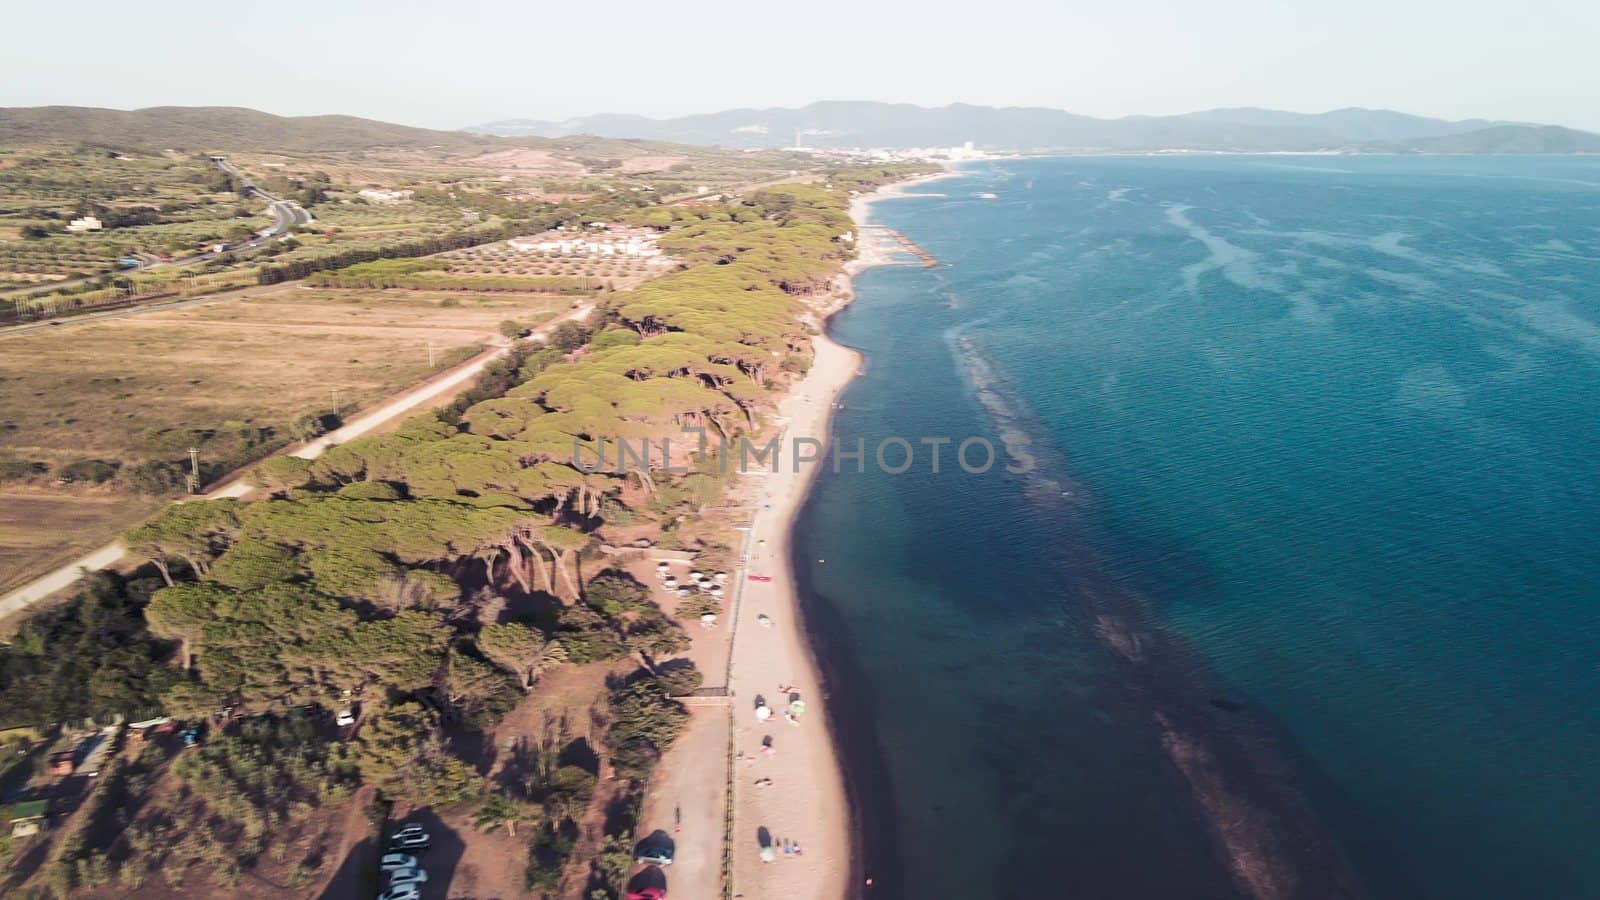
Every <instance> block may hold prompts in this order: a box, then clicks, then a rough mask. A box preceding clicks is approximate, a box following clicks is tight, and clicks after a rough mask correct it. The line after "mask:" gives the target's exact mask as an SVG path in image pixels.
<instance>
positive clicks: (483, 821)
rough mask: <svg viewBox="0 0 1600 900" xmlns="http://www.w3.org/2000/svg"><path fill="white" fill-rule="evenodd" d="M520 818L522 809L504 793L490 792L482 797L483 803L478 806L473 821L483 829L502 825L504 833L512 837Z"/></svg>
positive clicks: (515, 834) (515, 832)
mask: <svg viewBox="0 0 1600 900" xmlns="http://www.w3.org/2000/svg"><path fill="white" fill-rule="evenodd" d="M520 818H522V810H521V809H518V808H517V804H516V803H515V802H513V801H512V800H511V799H510V798H508V797H506V796H505V795H504V794H490V795H489V796H488V797H485V798H484V801H483V805H482V806H480V807H478V816H477V818H476V819H474V820H473V821H474V823H475V824H476V825H477V826H478V828H480V829H481V830H483V831H493V830H495V829H496V828H499V827H501V826H504V827H505V829H506V833H508V834H510V835H511V836H512V837H516V836H517V820H518V819H520Z"/></svg>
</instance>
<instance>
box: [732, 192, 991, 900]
mask: <svg viewBox="0 0 1600 900" xmlns="http://www.w3.org/2000/svg"><path fill="white" fill-rule="evenodd" d="M959 174H960V173H958V172H953V171H945V172H940V173H934V174H930V175H927V176H922V177H919V178H914V179H910V180H908V181H904V182H898V183H896V184H893V185H887V186H885V187H883V188H880V189H878V190H876V191H873V192H872V193H870V194H866V195H863V196H860V197H856V198H854V199H853V200H852V201H851V204H850V216H851V218H852V219H853V220H854V221H855V224H856V234H857V254H858V255H857V258H856V259H854V260H851V261H850V262H849V263H847V264H846V265H845V267H844V270H843V272H842V273H841V274H840V275H839V276H837V278H836V280H835V287H834V290H833V292H832V294H831V296H830V298H829V300H828V301H827V302H826V303H825V304H823V305H822V306H821V307H819V308H818V309H817V310H816V315H817V316H818V318H819V321H818V322H817V323H816V324H817V326H818V332H817V334H816V335H815V336H813V338H812V346H813V348H814V356H813V360H812V366H811V369H810V371H809V372H807V373H806V375H805V377H804V378H802V379H801V380H800V381H798V382H796V383H795V385H794V387H793V388H792V389H791V390H790V392H789V394H788V396H786V397H785V398H784V400H783V401H782V402H781V403H780V404H779V407H778V411H777V416H778V418H777V420H776V421H777V422H778V423H780V424H781V425H782V434H783V436H784V437H788V436H790V435H799V436H805V437H816V438H819V439H824V440H826V438H827V437H828V436H829V429H830V427H831V424H832V419H833V409H834V407H835V404H836V402H837V399H838V397H839V395H840V393H841V392H843V390H844V389H845V387H847V386H848V385H849V384H850V382H851V381H853V380H854V379H855V377H856V374H857V373H858V372H859V371H860V369H861V365H862V357H861V355H860V354H859V353H857V352H856V351H854V350H852V349H850V348H848V347H846V346H844V345H843V344H840V343H838V342H837V341H835V340H833V339H832V338H831V337H829V336H828V334H827V324H828V322H829V320H831V318H832V317H833V316H834V315H836V314H837V313H838V312H839V311H840V310H842V309H844V308H845V307H846V306H848V305H849V304H850V303H851V302H852V301H853V300H854V299H855V289H854V278H855V276H856V275H857V274H859V273H860V272H862V271H865V270H866V269H869V268H873V267H875V266H881V265H893V264H895V263H896V262H897V260H896V259H895V254H896V250H895V249H894V248H891V247H889V246H887V245H886V242H881V241H880V240H879V239H878V238H876V237H875V236H869V233H868V232H867V231H865V230H864V226H867V225H868V224H869V222H870V210H871V206H872V204H873V203H876V202H878V201H880V200H884V199H889V198H893V197H899V196H905V195H906V193H905V192H906V189H907V188H910V187H913V186H917V185H921V184H926V183H930V182H932V181H936V180H939V179H943V178H951V177H957V176H958V175H959ZM823 452H827V449H826V447H825V448H824V450H823ZM779 468H780V470H779V471H778V472H777V473H771V474H767V473H763V474H761V475H759V476H756V477H757V478H758V479H759V480H758V481H757V482H755V483H754V485H753V487H754V488H755V490H754V491H753V492H752V493H753V494H754V495H755V499H754V504H753V505H754V514H753V516H752V518H751V525H750V532H749V536H748V537H747V540H746V552H745V554H744V557H743V559H742V560H741V566H740V571H739V573H738V577H739V578H741V579H746V580H743V581H742V582H741V584H742V588H741V593H740V595H739V599H738V608H737V610H736V612H735V613H734V615H735V622H736V623H738V622H740V621H741V620H742V624H743V626H744V627H743V628H737V629H736V631H735V633H734V638H733V648H732V661H733V662H732V678H731V679H730V681H729V685H728V686H729V688H730V689H731V690H732V693H733V709H732V716H733V734H732V740H731V742H730V745H731V748H732V749H731V751H730V752H731V753H732V754H733V759H731V760H729V761H728V762H730V763H731V765H730V771H731V772H732V785H731V787H732V807H733V826H732V828H733V831H732V834H731V835H730V838H731V843H732V848H731V849H732V853H733V859H732V865H731V869H730V875H731V876H732V878H733V886H732V893H733V894H734V895H735V896H740V897H745V898H760V897H770V898H774V900H776V898H783V900H791V898H794V900H798V898H816V900H837V898H841V897H850V896H854V895H855V893H856V891H855V889H854V888H852V887H851V885H852V884H855V885H859V884H861V883H862V869H863V854H862V846H861V841H860V834H859V832H858V824H859V817H858V814H857V809H856V808H855V803H854V802H853V799H854V798H853V794H854V792H853V791H852V790H851V789H850V787H849V785H848V784H847V782H846V777H845V775H846V773H845V769H844V767H843V765H842V764H841V755H842V750H841V747H840V742H839V740H838V731H839V728H840V726H839V724H838V723H837V720H836V717H835V714H834V710H833V708H832V702H831V699H830V695H831V693H832V691H830V690H829V688H830V685H829V684H828V682H827V680H826V679H825V678H824V676H823V666H822V665H820V664H819V660H818V654H817V647H816V645H815V635H814V632H813V629H811V628H809V627H808V626H807V623H806V621H805V616H804V604H803V603H802V600H801V592H800V590H799V589H798V584H797V582H798V578H797V571H796V565H795V560H794V555H793V554H794V545H793V540H792V538H793V533H794V528H795V525H796V522H797V521H798V519H799V515H800V512H801V510H802V508H803V507H804V505H805V503H806V501H807V500H808V499H809V497H810V494H811V490H812V487H813V485H814V484H815V481H816V476H817V470H818V469H819V468H820V467H818V466H808V467H805V468H804V469H803V470H802V471H800V472H794V471H793V466H787V467H784V466H780V467H779ZM751 574H758V575H764V576H767V577H770V578H771V579H772V580H771V581H770V582H753V581H749V580H747V576H748V575H751ZM745 607H749V608H748V609H746V608H745ZM760 616H766V617H767V622H766V624H765V625H763V624H758V623H759V622H760V620H759V618H758V617H760ZM780 686H782V687H788V688H790V689H791V691H790V694H789V696H793V695H796V694H797V695H798V696H799V698H800V699H802V700H804V701H805V702H806V704H807V708H806V711H805V713H804V714H802V715H801V716H800V717H799V721H800V724H799V725H798V726H791V725H789V724H786V723H782V722H781V721H780V720H779V719H778V718H777V717H774V718H771V719H769V720H767V722H765V723H761V722H758V721H757V719H756V717H755V715H754V708H755V706H756V705H757V704H758V703H759V702H762V701H764V702H765V703H766V704H767V705H768V706H773V707H776V708H779V709H782V708H783V707H784V706H785V705H786V704H787V703H788V696H782V695H780V694H779V692H778V688H779V687H780ZM832 687H838V686H837V685H834V686H832ZM773 723H778V724H773ZM768 737H770V738H772V746H773V748H774V749H775V750H776V752H775V753H772V754H771V755H768V754H766V753H764V752H763V749H762V747H763V741H764V739H765V738H768ZM766 778H770V779H771V780H772V783H771V786H770V787H757V786H755V784H754V783H755V781H756V780H757V779H766ZM790 840H793V841H797V842H798V843H799V844H800V845H801V847H802V848H803V850H804V853H803V855H802V856H800V857H798V858H789V857H785V856H783V855H782V854H781V853H779V854H778V855H777V856H776V860H775V861H774V862H773V863H770V864H768V863H763V862H761V860H760V856H759V848H760V846H762V845H763V843H765V842H771V843H773V844H774V845H776V846H778V847H780V848H781V846H782V844H783V842H785V841H790Z"/></svg>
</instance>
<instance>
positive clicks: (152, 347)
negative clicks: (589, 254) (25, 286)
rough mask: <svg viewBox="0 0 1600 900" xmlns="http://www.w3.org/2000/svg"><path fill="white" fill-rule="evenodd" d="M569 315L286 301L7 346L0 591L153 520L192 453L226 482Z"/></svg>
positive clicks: (536, 305) (544, 307) (463, 302)
mask: <svg viewBox="0 0 1600 900" xmlns="http://www.w3.org/2000/svg"><path fill="white" fill-rule="evenodd" d="M571 304H572V300H571V298H568V297H551V296H541V295H532V294H516V293H493V294H469V295H462V294H440V293H431V292H425V291H351V290H340V291H317V290H309V289H305V288H299V287H285V288H284V289H282V290H279V291H275V292H271V293H265V294H262V295H260V296H254V297H248V298H243V299H233V300H222V301H218V302H214V303H206V304H198V305H193V306H186V307H181V308H178V309H172V310H165V311H159V312H149V313H144V314H141V315H135V316H129V317H127V318H121V319H112V320H107V321H105V322H97V323H86V324H81V325H75V326H72V327H71V328H66V329H59V330H57V329H51V330H48V331H42V332H33V333H28V334H23V335H17V336H15V337H9V338H4V339H0V340H3V343H0V351H3V352H0V478H5V479H8V480H3V481H0V509H3V510H4V511H5V512H3V513H0V589H4V588H5V587H8V586H9V587H14V586H16V584H18V583H20V582H21V581H23V580H25V579H26V577H27V576H29V575H31V574H37V573H38V572H40V571H43V570H45V569H47V568H48V567H49V566H48V564H49V563H50V562H52V561H55V562H60V561H62V560H64V559H67V558H70V557H71V555H72V554H71V552H70V551H71V550H73V549H76V550H80V551H81V550H83V549H87V548H92V547H97V546H100V545H101V544H103V543H105V542H106V541H108V540H110V539H111V538H112V537H114V536H115V535H116V534H117V533H118V532H119V531H121V530H122V529H123V528H124V527H126V526H127V525H129V524H131V523H132V522H135V521H137V520H138V519H140V518H141V517H142V516H143V515H144V514H146V513H147V512H148V511H149V509H150V506H149V503H150V501H149V500H148V499H147V498H145V497H144V496H143V494H144V493H147V492H148V493H159V492H162V491H163V490H170V489H171V488H172V487H173V486H174V485H175V484H176V485H178V486H181V484H182V474H181V473H182V472H183V471H184V468H185V466H186V465H187V459H188V455H187V450H188V448H189V447H191V446H193V447H197V448H199V449H200V461H201V470H202V474H203V475H204V476H205V479H206V480H208V481H209V480H213V479H215V478H216V477H218V476H220V475H222V474H225V473H226V472H228V471H231V470H232V469H234V468H237V467H238V466H241V465H244V464H246V463H248V462H250V461H252V460H254V459H256V458H259V457H261V456H263V455H265V454H267V453H269V452H270V451H271V450H272V449H274V448H276V447H278V446H281V445H282V444H284V443H286V442H288V441H290V440H292V439H293V438H294V437H295V435H296V433H297V429H298V428H300V427H303V426H302V425H300V424H299V423H300V422H301V421H303V420H304V419H305V418H306V417H307V416H310V417H313V418H315V417H319V416H324V415H327V414H329V413H333V414H335V415H347V414H349V413H351V412H353V411H355V410H358V409H361V408H364V407H366V406H369V405H372V404H373V403H374V402H376V401H378V400H379V399H381V398H383V397H386V396H388V395H390V394H393V393H395V392H397V391H399V390H401V389H403V388H405V387H406V386H408V385H411V384H414V383H416V382H419V381H421V380H423V379H424V378H426V377H427V376H428V375H429V374H431V373H432V372H433V371H436V370H438V369H441V368H444V367H446V366H448V365H451V364H454V363H455V362H459V361H460V360H462V359H465V358H467V357H468V356H471V355H472V354H473V353H475V352H477V351H478V350H479V349H481V348H482V347H484V346H485V345H488V344H490V343H494V342H498V341H500V340H502V338H501V335H500V326H501V323H503V322H505V321H507V320H511V321H516V322H519V323H522V324H524V325H527V326H530V327H531V326H532V325H535V324H538V323H540V322H543V321H546V320H548V319H550V318H552V317H553V316H555V315H556V314H558V313H560V312H562V311H565V310H567V309H569V308H570V307H571ZM430 345H431V353H432V356H433V360H434V365H433V367H432V368H430V367H429V355H430ZM63 476H66V477H70V479H71V480H70V482H68V483H65V484H63V483H61V481H60V479H61V478H62V477H63Z"/></svg>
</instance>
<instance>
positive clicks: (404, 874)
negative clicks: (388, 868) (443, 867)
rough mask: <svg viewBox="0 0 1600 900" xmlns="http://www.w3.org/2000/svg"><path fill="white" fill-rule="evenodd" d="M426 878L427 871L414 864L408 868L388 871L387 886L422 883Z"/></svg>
mask: <svg viewBox="0 0 1600 900" xmlns="http://www.w3.org/2000/svg"><path fill="white" fill-rule="evenodd" d="M427 880H428V873H427V872H424V871H423V870H421V869H418V868H416V867H415V866H413V867H411V868H409V869H395V870H394V871H393V872H390V873H389V887H399V886H400V885H402V884H422V883H423V882H425V881H427Z"/></svg>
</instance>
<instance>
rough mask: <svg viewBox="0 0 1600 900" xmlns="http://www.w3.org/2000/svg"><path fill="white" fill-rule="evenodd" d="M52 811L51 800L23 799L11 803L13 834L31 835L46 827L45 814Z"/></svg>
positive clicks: (14, 835) (17, 835) (20, 835)
mask: <svg viewBox="0 0 1600 900" xmlns="http://www.w3.org/2000/svg"><path fill="white" fill-rule="evenodd" d="M49 812H50V801H49V800H23V801H21V802H19V803H13V804H11V810H10V813H11V836H12V837H31V836H33V835H36V834H38V833H39V832H40V831H42V830H43V829H44V820H45V816H46V815H47V814H48V813H49Z"/></svg>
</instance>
